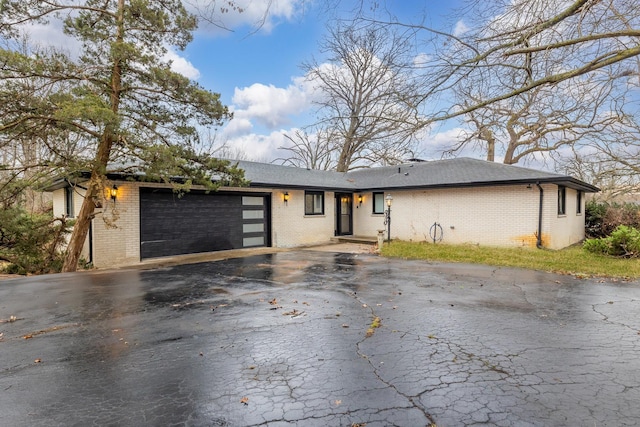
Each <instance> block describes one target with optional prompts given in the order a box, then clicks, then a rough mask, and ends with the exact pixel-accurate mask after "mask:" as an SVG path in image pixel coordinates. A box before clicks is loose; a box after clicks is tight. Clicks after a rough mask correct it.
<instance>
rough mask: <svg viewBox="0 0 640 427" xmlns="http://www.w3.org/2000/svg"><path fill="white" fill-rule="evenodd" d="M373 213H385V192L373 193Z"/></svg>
mask: <svg viewBox="0 0 640 427" xmlns="http://www.w3.org/2000/svg"><path fill="white" fill-rule="evenodd" d="M373 213H374V214H382V213H384V193H373Z"/></svg>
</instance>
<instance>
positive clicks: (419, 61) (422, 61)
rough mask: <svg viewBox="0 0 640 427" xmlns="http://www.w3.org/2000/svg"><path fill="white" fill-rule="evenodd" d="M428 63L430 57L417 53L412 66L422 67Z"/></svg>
mask: <svg viewBox="0 0 640 427" xmlns="http://www.w3.org/2000/svg"><path fill="white" fill-rule="evenodd" d="M429 61H431V55H428V54H426V53H419V54H417V55H416V56H415V57H414V58H413V65H415V66H416V67H424V66H426V65H427V63H428V62H429Z"/></svg>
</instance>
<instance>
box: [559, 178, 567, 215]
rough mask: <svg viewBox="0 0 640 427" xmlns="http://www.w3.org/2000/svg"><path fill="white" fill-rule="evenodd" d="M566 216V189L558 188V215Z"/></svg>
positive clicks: (560, 186)
mask: <svg viewBox="0 0 640 427" xmlns="http://www.w3.org/2000/svg"><path fill="white" fill-rule="evenodd" d="M566 214H567V188H566V187H563V186H562V185H559V186H558V215H566Z"/></svg>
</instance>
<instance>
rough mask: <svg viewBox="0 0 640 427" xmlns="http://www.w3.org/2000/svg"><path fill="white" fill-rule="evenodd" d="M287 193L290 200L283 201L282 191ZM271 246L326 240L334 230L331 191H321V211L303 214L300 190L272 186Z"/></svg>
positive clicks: (333, 200)
mask: <svg viewBox="0 0 640 427" xmlns="http://www.w3.org/2000/svg"><path fill="white" fill-rule="evenodd" d="M285 191H287V192H288V193H289V202H288V203H287V204H285V203H284V202H283V194H284V192H285ZM272 200H273V202H272V214H271V218H272V228H271V234H272V242H273V246H275V247H280V248H289V247H295V246H304V245H313V244H319V243H328V242H329V241H330V240H331V238H332V237H333V235H334V230H335V219H334V218H335V198H334V193H333V192H329V191H325V192H324V215H305V214H304V191H303V190H287V189H284V190H273V197H272Z"/></svg>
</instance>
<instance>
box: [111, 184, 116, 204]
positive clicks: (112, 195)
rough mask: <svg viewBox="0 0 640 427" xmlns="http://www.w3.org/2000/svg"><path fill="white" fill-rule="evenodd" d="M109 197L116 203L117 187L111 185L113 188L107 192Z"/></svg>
mask: <svg viewBox="0 0 640 427" xmlns="http://www.w3.org/2000/svg"><path fill="white" fill-rule="evenodd" d="M109 195H110V196H111V200H113V201H114V202H115V201H116V198H117V197H118V186H117V185H115V184H113V187H111V189H110V190H109Z"/></svg>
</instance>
